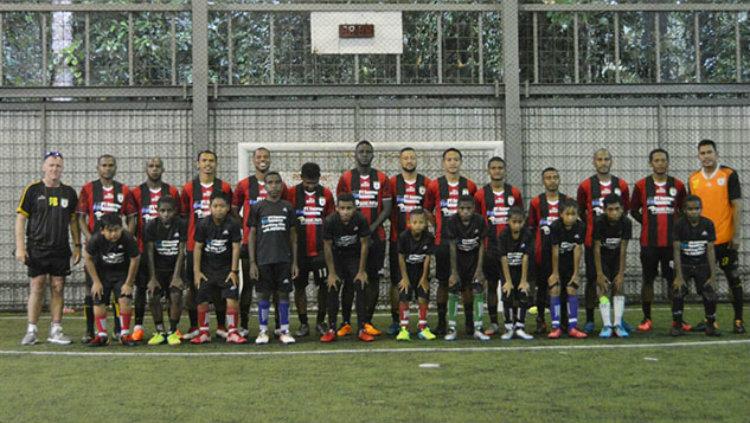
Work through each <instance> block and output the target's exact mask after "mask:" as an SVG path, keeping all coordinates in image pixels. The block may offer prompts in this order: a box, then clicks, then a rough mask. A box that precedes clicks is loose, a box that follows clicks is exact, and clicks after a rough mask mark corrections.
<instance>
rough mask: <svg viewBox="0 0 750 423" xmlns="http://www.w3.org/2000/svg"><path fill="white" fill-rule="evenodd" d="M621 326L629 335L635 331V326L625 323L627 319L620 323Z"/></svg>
mask: <svg viewBox="0 0 750 423" xmlns="http://www.w3.org/2000/svg"><path fill="white" fill-rule="evenodd" d="M620 326H622V328H623V329H625V331H627V332H628V333H631V332H633V331H634V330H635V328H634V327H633V325H631V324H630V323H628V322H626V321H625V318H623V319H622V321H621V322H620Z"/></svg>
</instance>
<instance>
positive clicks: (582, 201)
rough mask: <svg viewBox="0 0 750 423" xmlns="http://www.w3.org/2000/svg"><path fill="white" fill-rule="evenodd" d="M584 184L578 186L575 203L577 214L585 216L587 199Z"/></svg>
mask: <svg viewBox="0 0 750 423" xmlns="http://www.w3.org/2000/svg"><path fill="white" fill-rule="evenodd" d="M584 183H585V181H584V182H581V184H580V185H578V192H577V193H576V201H577V202H578V214H580V215H581V216H585V215H586V213H588V205H589V198H588V194H587V192H586V187H585V186H584Z"/></svg>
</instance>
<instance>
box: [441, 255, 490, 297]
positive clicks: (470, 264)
mask: <svg viewBox="0 0 750 423" xmlns="http://www.w3.org/2000/svg"><path fill="white" fill-rule="evenodd" d="M456 265H457V267H458V269H457V270H458V282H457V283H456V284H455V285H453V287H450V286H449V285H448V281H447V280H446V281H445V284H444V285H442V281H438V283H440V284H441V286H445V287H448V290H449V291H451V292H453V293H455V292H459V291H463V290H466V289H471V288H472V287H473V284H474V276H475V275H476V273H477V256H476V255H475V254H466V255H465V254H461V253H458V257H456ZM496 289H497V288H496Z"/></svg>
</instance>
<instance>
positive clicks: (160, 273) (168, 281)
mask: <svg viewBox="0 0 750 423" xmlns="http://www.w3.org/2000/svg"><path fill="white" fill-rule="evenodd" d="M172 275H173V272H172V271H171V270H166V269H164V270H160V269H156V272H155V276H156V281H157V282H159V287H158V288H156V290H155V291H154V296H156V295H161V296H162V297H167V298H169V290H170V287H171V285H172ZM183 282H185V281H184V280H183Z"/></svg>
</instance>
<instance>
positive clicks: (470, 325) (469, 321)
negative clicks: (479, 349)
mask: <svg viewBox="0 0 750 423" xmlns="http://www.w3.org/2000/svg"><path fill="white" fill-rule="evenodd" d="M464 315H465V316H466V321H465V322H464V324H465V326H466V328H467V329H471V331H472V332H474V304H473V303H464Z"/></svg>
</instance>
